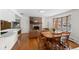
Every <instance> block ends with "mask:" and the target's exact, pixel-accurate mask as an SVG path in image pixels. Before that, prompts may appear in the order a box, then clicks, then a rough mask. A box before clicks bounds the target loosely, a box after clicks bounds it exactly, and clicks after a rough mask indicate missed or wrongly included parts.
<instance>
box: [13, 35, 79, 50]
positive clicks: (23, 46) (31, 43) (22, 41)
mask: <svg viewBox="0 0 79 59" xmlns="http://www.w3.org/2000/svg"><path fill="white" fill-rule="evenodd" d="M68 42H69V47H70V48H76V47H79V45H78V44H76V43H75V42H73V41H70V40H69V41H68ZM12 50H40V49H39V41H38V38H31V39H29V36H28V34H22V35H21V36H20V37H19V40H18V41H17V43H16V44H15V46H14V47H13V48H12ZM42 50H44V49H43V48H42Z"/></svg>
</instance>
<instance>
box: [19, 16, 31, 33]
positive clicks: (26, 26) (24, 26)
mask: <svg viewBox="0 0 79 59" xmlns="http://www.w3.org/2000/svg"><path fill="white" fill-rule="evenodd" d="M20 26H21V30H22V33H29V17H24V18H21V21H20Z"/></svg>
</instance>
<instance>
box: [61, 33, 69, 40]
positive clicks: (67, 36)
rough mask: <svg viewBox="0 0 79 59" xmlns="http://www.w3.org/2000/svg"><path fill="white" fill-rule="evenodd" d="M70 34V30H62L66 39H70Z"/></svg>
mask: <svg viewBox="0 0 79 59" xmlns="http://www.w3.org/2000/svg"><path fill="white" fill-rule="evenodd" d="M69 36H70V32H62V37H64V38H65V39H69Z"/></svg>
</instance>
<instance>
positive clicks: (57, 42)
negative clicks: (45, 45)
mask: <svg viewBox="0 0 79 59" xmlns="http://www.w3.org/2000/svg"><path fill="white" fill-rule="evenodd" d="M61 36H62V33H53V39H52V43H53V48H54V49H55V50H60V49H63V46H62V44H61Z"/></svg>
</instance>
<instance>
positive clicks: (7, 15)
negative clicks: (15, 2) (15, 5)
mask: <svg viewBox="0 0 79 59" xmlns="http://www.w3.org/2000/svg"><path fill="white" fill-rule="evenodd" d="M0 20H6V21H10V22H11V21H15V14H14V13H13V12H12V11H11V10H10V9H0Z"/></svg>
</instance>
